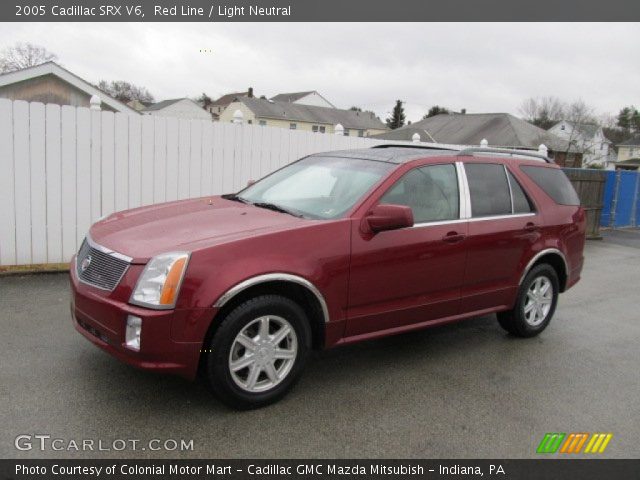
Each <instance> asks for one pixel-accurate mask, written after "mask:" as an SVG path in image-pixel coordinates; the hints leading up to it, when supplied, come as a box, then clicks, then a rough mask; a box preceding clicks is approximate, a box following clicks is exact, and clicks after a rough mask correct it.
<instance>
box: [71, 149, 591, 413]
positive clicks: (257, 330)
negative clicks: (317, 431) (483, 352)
mask: <svg viewBox="0 0 640 480" xmlns="http://www.w3.org/2000/svg"><path fill="white" fill-rule="evenodd" d="M579 203H580V202H579V199H578V196H577V195H576V192H575V191H574V189H573V187H572V186H571V184H570V183H569V181H568V179H567V177H566V176H565V175H564V173H563V172H562V170H561V169H560V168H558V166H557V165H555V164H553V162H552V161H551V160H549V159H547V158H545V157H538V156H536V154H531V155H529V154H523V153H522V152H516V151H509V150H493V149H479V148H470V149H466V150H445V149H438V148H432V149H424V148H412V147H399V146H386V147H385V148H379V147H378V148H370V149H361V150H350V151H339V152H329V153H322V154H315V155H310V156H308V157H305V158H303V159H301V160H299V161H297V162H294V163H292V164H290V165H288V166H286V167H284V168H282V169H280V170H278V171H276V172H274V173H272V174H270V175H268V176H267V177H265V178H263V179H262V180H260V181H258V182H256V183H254V184H252V185H250V186H249V187H247V188H246V189H244V190H242V191H240V192H239V193H236V194H230V195H223V196H214V197H205V198H197V199H192V200H182V201H176V202H170V203H164V204H160V205H154V206H149V207H142V208H136V209H133V210H128V211H124V212H119V213H114V214H112V215H110V216H109V217H107V218H105V219H103V220H101V221H99V222H97V223H96V224H94V225H93V226H92V227H91V229H90V231H89V233H88V235H87V237H86V240H85V241H84V242H83V244H82V247H81V248H80V251H79V252H78V254H77V255H76V257H75V258H74V259H73V261H72V264H71V288H72V297H71V312H72V316H73V321H74V324H75V327H76V329H77V330H78V331H79V332H80V333H81V334H82V335H84V336H85V337H86V338H87V339H89V340H90V341H91V342H93V343H94V344H96V345H98V346H99V347H100V348H102V349H103V350H106V351H107V352H109V353H110V354H112V355H113V356H115V357H117V358H119V359H120V360H122V361H124V362H127V363H129V364H131V365H134V366H137V367H141V368H145V369H150V370H157V371H164V372H171V373H176V374H179V375H181V376H183V377H186V378H189V379H194V378H196V376H197V374H198V373H200V374H201V375H202V376H203V377H204V378H205V379H206V381H207V382H208V383H209V384H210V385H211V387H212V388H213V390H214V391H215V392H216V394H217V395H218V396H219V398H220V399H221V400H223V401H224V402H225V403H227V404H228V405H231V406H233V407H235V408H254V407H258V406H261V405H265V404H268V403H270V402H273V401H275V400H277V399H279V398H280V397H282V396H283V395H284V394H285V393H286V392H287V391H288V390H289V388H290V387H291V386H292V385H293V384H294V383H295V381H296V380H297V379H298V378H299V377H300V374H301V373H302V370H303V367H304V365H305V362H306V360H307V358H308V356H309V353H310V351H311V350H312V349H320V348H328V347H333V346H335V345H341V344H348V343H352V342H357V341H360V340H367V339H371V338H375V337H380V336H385V335H392V334H396V333H400V332H406V331H410V330H414V329H419V328H424V327H430V326H433V325H440V324H443V323H446V322H452V321H457V320H461V319H465V318H468V317H474V316H479V315H487V314H491V313H496V314H497V318H498V322H499V324H500V325H501V326H502V327H503V328H504V329H505V330H506V331H507V332H509V333H511V334H513V335H517V336H521V337H531V336H534V335H537V334H539V333H540V332H541V331H542V330H544V329H545V328H546V326H547V325H548V324H549V322H550V320H551V317H552V316H553V313H554V310H555V308H556V304H557V301H558V294H559V293H561V292H564V291H565V290H567V289H568V288H570V287H571V286H573V285H574V284H575V283H576V282H577V281H578V280H579V278H580V272H581V270H582V264H583V248H584V242H585V213H584V211H583V209H582V208H581V207H580V205H579Z"/></svg>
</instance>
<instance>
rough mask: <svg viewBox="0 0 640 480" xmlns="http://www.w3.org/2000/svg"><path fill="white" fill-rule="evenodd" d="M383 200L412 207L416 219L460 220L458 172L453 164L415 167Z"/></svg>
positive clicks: (381, 200)
mask: <svg viewBox="0 0 640 480" xmlns="http://www.w3.org/2000/svg"><path fill="white" fill-rule="evenodd" d="M380 203H381V204H387V205H406V206H408V207H411V210H412V212H413V221H414V223H428V222H439V221H446V220H457V219H458V218H459V216H460V197H459V192H458V176H457V174H456V167H455V166H454V165H453V164H447V165H428V166H426V167H421V168H414V169H413V170H411V171H409V172H407V173H406V174H405V175H404V176H403V177H402V178H400V180H398V181H397V182H396V183H395V184H394V185H393V186H392V187H391V188H390V189H389V190H388V191H387V193H385V194H384V196H383V197H382V198H381V199H380Z"/></svg>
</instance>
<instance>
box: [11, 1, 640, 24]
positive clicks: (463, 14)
mask: <svg viewBox="0 0 640 480" xmlns="http://www.w3.org/2000/svg"><path fill="white" fill-rule="evenodd" d="M638 20H640V2H638V1H634V0H608V1H606V2H603V1H602V0H580V1H579V2H578V1H575V0H536V1H530V0H396V1H393V2H390V1H388V0H322V1H320V2H314V1H309V0H3V1H2V2H0V21H3V22H409V21H412V22H415V21H420V22H443V21H463V22H491V21H498V22H506V21H510V22H511V21H518V22H540V21H563V22H571V21H581V22H582V21H595V22H614V21H625V22H629V21H638Z"/></svg>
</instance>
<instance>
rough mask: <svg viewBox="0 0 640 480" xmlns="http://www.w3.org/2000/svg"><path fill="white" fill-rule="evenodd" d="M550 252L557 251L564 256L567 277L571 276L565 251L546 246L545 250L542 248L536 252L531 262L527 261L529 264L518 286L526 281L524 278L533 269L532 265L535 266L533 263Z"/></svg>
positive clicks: (556, 252) (561, 256)
mask: <svg viewBox="0 0 640 480" xmlns="http://www.w3.org/2000/svg"><path fill="white" fill-rule="evenodd" d="M549 253H555V254H558V255H560V258H562V262H563V263H564V273H565V274H566V275H567V277H568V276H569V264H568V263H567V258H566V257H565V256H564V253H562V252H561V251H560V250H558V249H557V248H545V249H544V250H541V251H539V252H538V253H536V254H535V255H534V256H533V258H532V259H531V260H529V263H527V266H526V268H525V269H524V273H523V274H522V277H520V282H518V286H520V285H522V282H524V278H525V277H526V276H527V274H528V273H529V270H531V267H532V266H533V264H534V263H536V262H537V261H538V260H539V259H540V258H541V257H543V256H545V255H547V254H549Z"/></svg>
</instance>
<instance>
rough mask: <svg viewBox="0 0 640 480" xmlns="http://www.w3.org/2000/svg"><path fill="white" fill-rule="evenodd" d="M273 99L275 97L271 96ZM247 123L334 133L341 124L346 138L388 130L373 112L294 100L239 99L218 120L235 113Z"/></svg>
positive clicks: (365, 135)
mask: <svg viewBox="0 0 640 480" xmlns="http://www.w3.org/2000/svg"><path fill="white" fill-rule="evenodd" d="M274 98H275V97H274ZM236 112H240V113H239V114H240V115H241V116H242V118H243V121H244V122H246V123H248V124H254V125H262V126H270V127H280V128H288V129H290V130H305V131H310V132H316V133H335V128H336V126H337V125H338V124H340V125H341V126H342V127H343V128H344V135H345V136H352V137H369V136H372V135H376V134H379V133H383V132H386V131H387V127H386V125H385V124H384V123H382V121H381V120H380V119H379V118H378V117H376V115H375V114H374V113H372V112H357V111H353V110H342V109H339V108H331V107H326V106H318V105H307V104H303V103H299V102H296V101H280V100H273V99H269V100H267V99H265V98H255V97H239V98H236V100H235V101H234V102H232V103H230V104H229V106H228V107H227V108H226V109H225V110H224V111H223V112H222V114H221V115H220V121H222V122H232V121H234V115H238V113H236Z"/></svg>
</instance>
